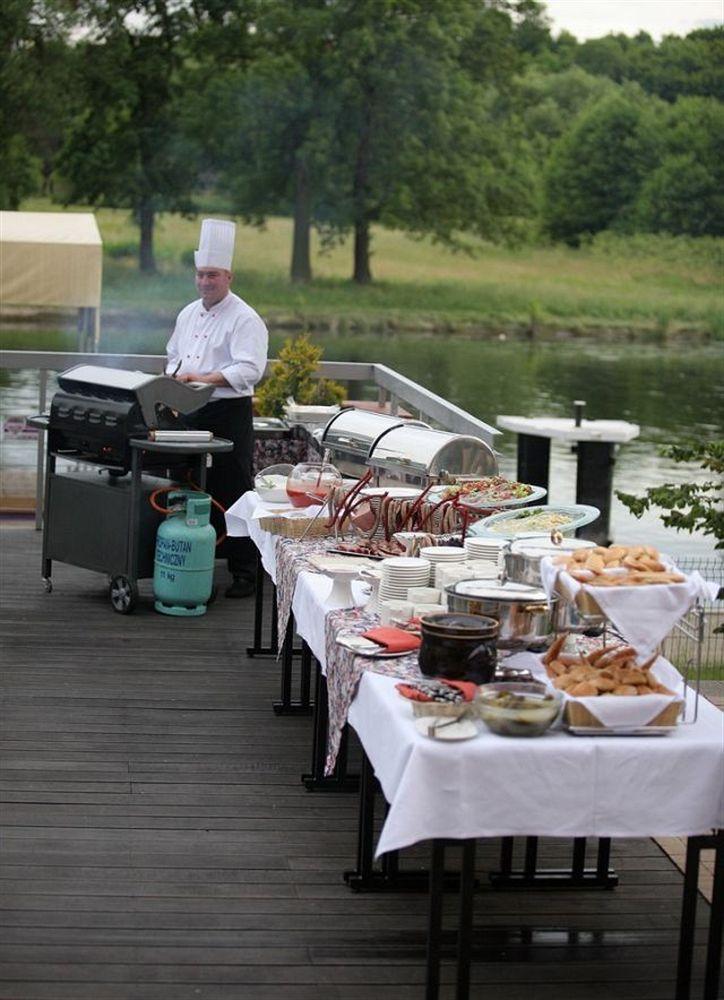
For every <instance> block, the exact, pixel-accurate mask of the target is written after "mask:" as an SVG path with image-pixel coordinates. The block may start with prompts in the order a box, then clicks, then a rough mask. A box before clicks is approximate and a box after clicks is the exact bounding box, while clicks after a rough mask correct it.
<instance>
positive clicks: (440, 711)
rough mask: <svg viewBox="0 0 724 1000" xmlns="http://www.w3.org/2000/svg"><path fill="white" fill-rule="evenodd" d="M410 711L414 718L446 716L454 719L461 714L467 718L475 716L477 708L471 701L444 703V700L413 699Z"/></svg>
mask: <svg viewBox="0 0 724 1000" xmlns="http://www.w3.org/2000/svg"><path fill="white" fill-rule="evenodd" d="M411 704H412V711H413V714H414V715H415V717H416V718H419V719H421V718H422V717H423V716H434V715H437V716H446V717H447V718H450V719H454V718H457V717H458V716H461V715H467V716H468V717H469V718H472V717H473V716H475V717H477V708H476V707H475V703H474V702H472V701H457V702H451V703H446V702H444V701H413V702H411Z"/></svg>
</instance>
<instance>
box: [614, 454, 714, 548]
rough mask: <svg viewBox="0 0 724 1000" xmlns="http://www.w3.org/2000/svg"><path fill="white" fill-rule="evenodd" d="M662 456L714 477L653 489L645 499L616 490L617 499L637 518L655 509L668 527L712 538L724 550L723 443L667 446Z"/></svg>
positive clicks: (651, 488)
mask: <svg viewBox="0 0 724 1000" xmlns="http://www.w3.org/2000/svg"><path fill="white" fill-rule="evenodd" d="M662 454H663V455H664V456H665V457H666V458H670V459H671V460H672V461H674V462H677V463H681V462H694V463H696V464H697V465H698V466H699V467H700V468H701V469H703V470H704V471H706V472H707V473H712V474H713V475H711V476H710V477H709V478H707V479H706V480H704V481H703V482H697V483H679V484H676V483H665V484H664V485H663V486H652V487H649V489H647V490H646V492H645V494H644V496H635V495H633V494H629V493H621V492H620V491H619V490H616V496H617V497H618V499H619V500H620V501H621V503H623V504H624V506H625V507H628V509H629V510H630V511H631V513H632V514H634V515H635V516H636V517H641V515H642V514H643V513H644V512H645V511H647V510H650V509H651V508H652V507H658V508H659V509H660V510H662V511H664V513H663V514H662V515H661V520H662V521H663V523H664V524H665V525H666V527H667V528H675V529H676V530H677V531H701V532H703V533H704V534H705V535H713V537H714V538H715V539H716V546H715V547H716V548H717V549H724V440H719V441H704V442H701V441H699V442H692V443H691V444H688V445H670V446H668V447H666V448H663V449H662Z"/></svg>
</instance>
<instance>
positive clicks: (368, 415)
mask: <svg viewBox="0 0 724 1000" xmlns="http://www.w3.org/2000/svg"><path fill="white" fill-rule="evenodd" d="M404 424H405V421H404V420H402V418H401V417H398V416H393V415H392V414H390V413H375V411H374V410H361V409H358V408H357V407H356V406H346V407H344V409H342V410H340V411H339V413H335V415H334V416H333V417H332V418H331V420H329V421H328V423H327V425H326V427H325V428H324V430H323V431H322V436H321V440H322V443H323V444H324V445H325V446H326V447H331V448H343V449H348V450H349V449H351V450H354V451H357V452H361V453H362V454H363V455H364V456H365V457H366V456H367V454H368V452H369V450H370V448H371V446H372V445H373V444H374V443H375V441H376V440H377V439H378V438H379V436H380V435H381V434H383V433H384V432H385V431H389V430H392V428H394V427H402V426H403V425H404ZM418 426H422V427H424V426H426V425H425V424H418Z"/></svg>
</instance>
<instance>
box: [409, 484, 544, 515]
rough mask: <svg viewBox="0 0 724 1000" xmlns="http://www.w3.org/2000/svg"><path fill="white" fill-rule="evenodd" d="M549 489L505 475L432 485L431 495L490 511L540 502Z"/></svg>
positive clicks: (434, 497) (438, 498) (437, 498)
mask: <svg viewBox="0 0 724 1000" xmlns="http://www.w3.org/2000/svg"><path fill="white" fill-rule="evenodd" d="M547 492H548V491H547V490H546V489H545V487H544V486H532V485H531V484H530V483H519V482H515V481H513V480H509V479H505V478H504V477H503V476H487V477H486V478H485V479H472V480H469V481H468V482H462V483H453V484H451V485H449V486H433V488H432V489H431V490H430V492H429V494H428V496H429V497H430V498H431V499H435V500H457V502H458V503H459V504H460V505H461V506H463V507H469V508H470V509H471V510H487V509H489V508H491V507H496V508H498V507H520V506H521V505H522V504H528V503H538V501H540V500H542V499H543V498H544V497H545V495H546V493H547Z"/></svg>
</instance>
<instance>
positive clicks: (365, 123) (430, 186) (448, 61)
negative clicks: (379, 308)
mask: <svg viewBox="0 0 724 1000" xmlns="http://www.w3.org/2000/svg"><path fill="white" fill-rule="evenodd" d="M488 6H493V5H488ZM494 6H496V7H501V6H505V7H509V8H511V9H512V8H514V7H515V8H517V7H518V6H519V5H517V4H515V5H513V4H506V5H502V4H496V5H494ZM534 6H535V7H536V8H537V7H538V5H534ZM344 7H345V8H346V10H345V15H344V31H340V32H339V33H338V36H337V37H338V43H337V45H336V46H335V48H334V52H333V57H334V63H335V66H336V78H337V79H338V80H339V81H340V83H339V108H340V110H339V114H338V118H337V127H336V141H335V143H334V149H335V150H336V157H335V161H334V163H333V176H334V178H335V183H336V189H335V192H334V193H335V197H334V208H335V214H334V218H333V220H332V225H333V227H334V228H336V230H337V232H343V233H344V232H347V231H349V230H351V232H352V233H353V243H354V247H353V258H354V263H353V275H352V277H353V280H354V281H356V282H359V283H363V284H364V283H367V282H369V281H370V280H371V278H372V272H371V265H370V260H371V227H372V225H373V224H375V223H378V224H382V225H386V226H391V227H397V228H401V229H405V230H407V231H408V232H411V233H413V234H415V235H423V234H428V235H431V236H432V237H433V238H434V239H436V240H439V241H441V242H444V243H445V244H447V245H450V246H458V247H459V246H464V239H463V238H461V236H460V234H461V233H465V232H468V233H471V232H472V233H476V234H478V235H484V236H487V237H490V238H499V237H501V236H503V235H505V234H510V233H511V232H512V231H514V230H515V228H516V226H517V225H518V223H519V221H520V217H522V216H525V215H526V214H527V213H528V212H529V211H530V200H529V191H530V186H529V183H528V180H529V179H528V177H527V175H526V173H525V169H524V160H523V158H522V157H521V156H518V155H516V153H517V152H518V151H519V150H516V146H515V142H516V138H517V137H516V134H515V130H514V126H512V125H510V126H509V125H507V124H506V123H504V122H500V121H499V120H496V117H495V99H496V94H495V92H494V91H492V90H491V88H490V87H489V86H487V85H486V84H485V83H483V82H480V77H481V75H484V74H481V72H480V70H479V69H478V71H477V72H475V71H474V70H473V68H472V67H471V65H470V58H469V57H470V48H469V46H468V45H467V44H466V42H467V40H469V39H470V37H471V35H472V34H474V32H475V30H476V28H478V29H479V26H480V25H479V20H478V19H479V18H480V17H481V16H483V15H485V14H486V12H487V11H486V8H481V6H480V5H479V4H477V3H474V2H473V3H471V2H467V0H461V2H459V3H457V4H455V5H451V4H447V5H445V4H441V5H437V6H436V7H434V8H433V10H432V11H431V9H430V5H429V4H426V3H424V2H421V0H404V2H403V0H373V2H369V3H366V4H363V5H354V4H345V5H344ZM464 56H465V57H466V58H463V57H464ZM466 60H467V61H466Z"/></svg>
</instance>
